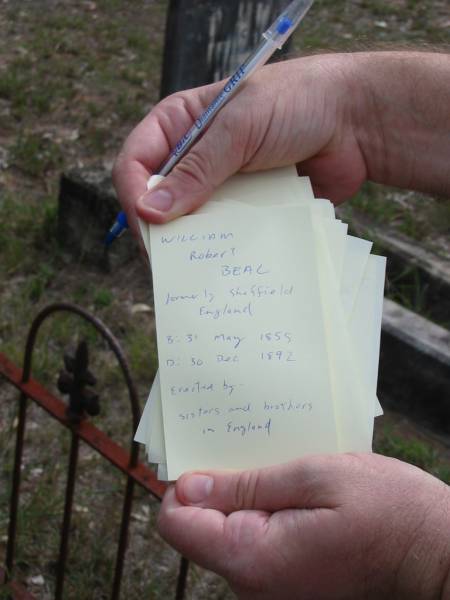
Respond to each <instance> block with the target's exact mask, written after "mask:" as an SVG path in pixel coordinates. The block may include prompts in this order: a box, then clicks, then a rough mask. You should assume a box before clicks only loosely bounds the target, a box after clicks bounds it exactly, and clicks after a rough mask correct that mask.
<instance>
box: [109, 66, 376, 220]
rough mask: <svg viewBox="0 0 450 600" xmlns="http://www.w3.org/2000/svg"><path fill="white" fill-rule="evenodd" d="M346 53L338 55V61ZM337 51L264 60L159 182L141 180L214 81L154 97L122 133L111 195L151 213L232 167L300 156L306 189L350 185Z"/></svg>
mask: <svg viewBox="0 0 450 600" xmlns="http://www.w3.org/2000/svg"><path fill="white" fill-rule="evenodd" d="M344 63H345V65H344ZM350 63H351V60H350V59H348V57H347V56H346V55H336V56H333V55H329V56H321V57H319V56H317V57H310V58H306V59H301V60H292V61H287V62H284V63H279V64H276V65H268V66H266V67H264V68H263V69H261V70H260V71H259V72H257V73H256V74H255V75H254V76H253V77H252V78H250V79H249V80H248V81H247V82H246V83H245V85H244V87H243V88H242V89H241V90H240V91H239V93H238V95H237V96H236V97H235V98H234V99H232V100H231V101H230V102H229V103H228V104H227V105H226V106H225V107H224V108H223V109H222V110H221V111H220V113H219V114H218V115H217V117H216V118H215V119H214V121H213V122H212V124H211V126H210V127H209V129H208V130H207V131H206V133H205V134H204V135H203V137H202V138H201V139H200V140H199V141H198V142H197V143H196V145H195V146H194V147H193V148H191V149H190V151H189V152H188V153H187V155H186V156H185V157H184V158H183V159H182V160H181V162H180V163H179V164H178V165H177V166H176V167H175V169H174V170H173V172H172V173H171V174H170V175H169V176H168V177H167V179H166V181H164V182H163V183H161V184H160V185H159V186H158V190H157V191H155V192H152V193H147V194H145V195H144V196H142V195H143V194H144V192H145V191H146V182H147V180H148V178H149V176H150V175H151V174H152V173H154V172H155V171H156V170H157V169H158V167H159V166H160V164H161V163H162V162H163V161H164V160H165V159H166V158H167V156H168V155H169V152H170V150H171V149H172V148H173V147H174V146H175V144H176V142H177V141H178V140H179V138H180V137H181V136H182V135H183V134H184V133H185V132H186V130H187V129H188V128H189V127H190V126H191V125H192V123H193V120H194V118H195V117H197V116H199V115H200V114H201V113H202V112H203V111H204V109H205V108H206V107H207V106H208V105H209V103H210V102H211V101H212V100H213V99H214V98H215V96H216V95H217V94H218V92H219V91H220V89H221V88H222V86H223V82H222V83H217V84H213V85H209V86H205V87H200V88H196V89H192V90H188V91H184V92H180V93H177V94H174V95H173V96H170V97H168V98H166V99H165V100H163V101H162V102H160V103H159V104H158V105H157V106H156V107H155V108H154V109H153V110H152V111H151V112H150V114H149V115H148V116H147V117H146V118H145V119H144V120H143V121H142V122H141V123H140V124H139V125H138V126H137V127H136V129H135V130H134V131H133V132H132V133H131V135H130V136H129V138H128V139H127V140H126V142H125V145H124V147H123V149H122V151H121V153H120V154H119V156H118V159H117V161H116V165H115V168H114V183H115V186H116V189H117V191H118V195H119V198H120V199H121V202H122V204H123V206H124V209H125V210H126V211H127V213H128V217H129V220H130V221H131V222H133V221H134V220H135V217H134V205H135V204H136V203H137V212H138V214H139V215H140V216H141V218H143V219H145V220H147V221H150V222H154V223H160V222H165V221H167V220H171V219H173V218H175V217H176V216H179V215H181V214H185V213H189V212H191V211H192V210H193V209H195V208H197V207H198V206H199V205H201V204H202V203H203V202H205V201H206V200H207V199H208V198H209V196H210V195H211V193H212V191H213V190H214V189H215V188H216V187H217V186H218V185H220V183H222V182H223V181H224V180H225V179H227V178H228V177H229V176H230V175H232V174H233V173H235V172H237V171H239V170H244V171H255V170H260V169H269V168H272V167H277V166H283V165H290V164H294V163H300V164H301V166H302V172H303V173H304V174H310V175H313V182H314V186H315V191H316V192H317V193H318V194H320V195H322V196H326V197H330V198H332V199H335V200H342V199H344V198H345V197H348V196H350V195H351V194H353V193H354V192H355V191H356V190H357V189H358V187H359V186H360V184H361V183H362V181H363V180H364V179H365V177H366V169H365V165H364V159H363V156H362V154H361V150H360V148H359V146H358V143H357V140H356V139H355V137H354V135H353V132H352V131H351V127H349V123H348V122H346V119H347V117H348V115H347V113H346V106H347V98H350V97H353V96H350V94H349V93H348V92H349V90H348V86H347V84H346V80H345V75H344V74H343V71H345V69H346V68H347V65H349V64H350Z"/></svg>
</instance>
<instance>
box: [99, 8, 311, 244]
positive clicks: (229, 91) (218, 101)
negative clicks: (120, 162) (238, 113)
mask: <svg viewBox="0 0 450 600" xmlns="http://www.w3.org/2000/svg"><path fill="white" fill-rule="evenodd" d="M313 1H314V0H294V1H293V2H291V3H290V4H289V6H288V7H287V8H286V9H285V10H284V11H283V12H282V13H281V15H280V16H279V17H278V18H277V19H275V21H274V22H273V24H272V25H271V26H270V27H269V29H267V31H265V32H264V33H263V38H264V39H263V41H262V42H261V43H260V45H259V46H258V47H257V48H256V50H255V51H254V52H253V53H252V54H251V55H250V56H249V57H248V58H247V60H246V61H245V62H244V63H243V64H242V65H241V66H240V67H239V68H238V70H237V71H236V72H235V73H234V74H233V75H232V76H231V77H230V79H229V80H228V81H227V83H226V84H225V86H224V88H223V89H222V91H221V92H220V93H219V95H218V96H217V97H216V98H214V100H213V101H212V102H211V104H210V105H209V106H208V108H207V109H206V110H205V111H204V112H203V114H201V115H200V116H199V117H198V118H197V119H196V120H195V122H194V124H193V125H192V127H191V128H190V129H189V130H188V131H187V132H186V133H185V134H184V135H183V137H182V138H181V139H180V140H179V141H178V142H177V144H176V145H175V148H173V150H172V151H171V153H170V155H169V158H168V159H167V160H166V161H165V162H164V163H163V164H162V166H161V167H160V168H159V170H158V175H164V176H165V175H168V174H169V173H170V171H171V170H172V169H173V168H174V166H175V165H176V164H177V163H178V161H180V160H181V159H182V158H183V156H184V155H185V154H186V152H188V150H189V149H190V148H191V146H192V145H193V144H194V143H195V141H196V140H197V139H198V138H199V136H200V135H201V134H202V133H203V132H204V131H205V129H206V128H207V127H208V125H209V124H210V123H211V121H212V120H213V118H214V117H215V116H216V115H217V113H218V112H219V110H220V109H221V108H222V107H223V106H224V105H225V104H226V103H227V102H228V100H230V99H231V98H232V97H233V96H234V94H235V93H236V92H237V91H238V90H239V88H240V87H241V85H242V84H243V83H244V81H245V80H246V79H247V78H248V77H249V76H250V75H251V74H252V73H253V72H254V71H256V69H258V67H261V66H262V65H264V64H265V63H266V62H267V61H268V60H269V58H270V57H271V56H272V54H273V53H274V52H275V50H277V49H279V48H281V47H282V46H283V44H284V42H285V41H286V40H287V39H288V37H289V36H290V35H291V34H292V33H293V32H294V30H295V29H296V27H297V26H298V24H299V23H300V21H301V20H302V19H303V17H304V16H305V14H306V13H307V12H308V10H309V8H310V7H311V5H312V3H313ZM127 227H128V223H127V217H126V215H125V213H124V212H120V213H119V214H118V216H117V220H116V222H115V223H114V225H113V226H112V227H111V229H110V230H109V233H108V235H107V237H106V240H105V244H106V245H107V246H109V245H110V244H111V243H112V242H113V241H114V240H115V239H116V238H117V237H118V236H119V235H121V234H122V233H123V232H124V231H125V229H127Z"/></svg>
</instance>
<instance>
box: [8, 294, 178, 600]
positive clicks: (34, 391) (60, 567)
mask: <svg viewBox="0 0 450 600" xmlns="http://www.w3.org/2000/svg"><path fill="white" fill-rule="evenodd" d="M60 312H66V313H72V314H75V315H77V316H78V317H80V318H81V319H83V320H85V321H87V322H88V323H90V324H91V325H92V326H93V327H94V328H95V329H96V331H97V332H98V333H99V334H100V336H101V337H102V338H103V340H104V341H105V342H106V343H107V345H108V347H109V348H110V350H111V351H112V352H113V353H114V355H115V357H116V359H117V362H118V364H119V367H120V370H121V372H122V375H123V378H124V380H125V383H126V386H127V390H128V397H129V402H130V413H131V422H132V430H133V432H134V431H135V430H136V428H137V425H138V422H139V418H140V409H139V402H138V396H137V392H136V387H135V385H134V383H133V379H132V377H131V373H130V369H129V366H128V363H127V360H126V358H125V356H124V353H123V351H122V349H121V347H120V344H119V342H118V341H117V339H116V338H115V336H114V335H113V334H112V333H111V331H110V330H109V329H108V328H107V327H106V326H105V325H104V324H103V323H102V322H101V321H100V320H99V319H97V318H96V317H95V316H94V315H92V314H90V313H89V312H88V311H86V310H84V309H82V308H80V307H78V306H75V305H73V304H70V303H57V304H52V305H50V306H48V307H46V308H44V309H43V310H42V311H41V312H40V313H39V314H38V315H37V316H36V318H35V319H34V321H33V323H32V324H31V327H30V330H29V333H28V337H27V341H26V346H25V355H24V362H23V369H20V368H19V367H17V366H16V365H15V364H13V363H12V362H11V361H10V360H9V359H8V358H7V357H6V356H5V355H4V354H2V353H0V376H2V377H3V378H4V379H5V380H6V381H7V382H9V383H10V384H11V385H13V386H15V387H16V388H17V389H18V390H19V392H20V394H19V407H18V424H17V434H16V444H15V455H14V468H13V476H12V490H11V498H10V507H9V527H8V541H7V547H6V559H5V567H4V568H2V567H1V566H0V582H1V581H3V582H4V583H5V584H7V585H8V587H9V593H10V595H11V597H12V598H14V600H32V599H33V596H32V595H31V594H30V593H29V592H28V591H27V590H26V589H25V587H23V586H22V585H21V584H20V583H18V582H16V581H14V563H15V555H16V540H17V522H18V515H19V500H20V481H21V469H22V459H23V451H24V435H25V428H26V421H27V405H28V401H29V400H31V401H32V402H35V403H36V404H37V405H38V406H40V407H41V408H43V409H44V410H45V411H46V412H47V413H48V414H49V415H50V416H51V417H52V418H53V419H55V420H56V421H57V422H59V423H60V424H61V425H62V426H64V427H67V428H68V429H69V430H70V435H71V444H70V450H69V460H68V467H67V480H66V490H65V501H64V511H63V520H62V526H61V536H60V544H59V555H58V561H57V568H56V581H55V594H54V597H55V600H60V599H61V598H62V597H63V589H64V579H65V574H66V564H67V555H68V548H69V540H70V525H71V517H72V510H73V500H74V495H75V481H76V475H77V464H78V455H79V448H80V442H83V443H86V444H88V445H89V446H90V447H91V448H93V449H94V450H95V451H96V452H98V453H99V454H100V455H101V456H103V457H104V458H105V460H107V461H108V462H109V463H110V464H111V465H112V466H113V467H115V468H116V469H118V470H120V471H122V472H123V473H124V474H125V476H126V485H125V490H124V495H123V507H122V517H121V522H120V533H119V540H118V544H117V553H116V562H115V570H114V579H113V584H112V591H111V599H112V600H117V599H118V598H119V595H120V586H121V581H122V573H123V566H124V561H125V553H126V547H127V539H128V531H129V524H130V516H131V510H132V505H133V492H134V486H135V484H137V485H139V486H141V487H142V488H143V489H144V490H146V491H147V492H148V493H149V494H151V495H152V496H153V497H155V498H157V499H158V500H160V499H161V498H162V496H163V494H164V491H165V489H166V485H165V484H164V483H162V482H160V481H158V480H157V479H156V476H155V473H154V472H153V471H152V470H151V469H150V468H149V467H147V466H145V465H144V464H142V463H141V462H139V456H138V453H139V448H138V445H137V444H136V443H134V442H133V441H131V442H130V447H129V449H128V450H127V449H125V448H124V447H122V446H121V445H119V444H117V443H116V442H115V441H114V440H112V439H111V438H110V437H109V436H108V435H107V434H106V433H104V432H103V431H101V430H100V429H98V428H97V427H96V426H95V425H94V424H93V423H91V422H90V421H89V418H88V415H95V414H98V412H99V399H98V396H97V394H96V393H95V392H94V390H93V386H94V385H95V383H96V379H95V377H94V375H93V374H92V373H91V371H90V370H89V353H88V346H87V344H86V342H84V341H82V342H80V344H79V345H78V348H77V350H76V352H75V354H74V356H69V355H65V356H64V365H65V369H64V370H63V371H62V372H61V373H60V376H59V379H58V388H59V390H60V392H61V393H62V394H67V395H68V398H69V401H68V405H66V404H65V403H64V402H63V401H62V400H61V399H60V398H57V397H56V396H55V395H53V394H52V393H51V392H50V391H49V390H48V389H46V388H45V387H44V386H43V385H41V384H40V383H39V382H37V381H36V380H34V379H33V378H32V377H31V370H32V361H33V351H34V348H35V343H36V339H37V335H38V332H39V330H40V327H41V325H42V324H43V323H44V321H45V320H46V319H47V318H48V317H50V316H52V315H54V314H55V313H60ZM187 573H188V562H187V560H186V559H185V558H183V557H182V558H181V561H180V568H179V573H178V580H177V585H176V589H175V593H174V597H175V598H176V599H182V598H183V597H184V590H185V585H186V579H187Z"/></svg>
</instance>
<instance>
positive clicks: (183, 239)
mask: <svg viewBox="0 0 450 600" xmlns="http://www.w3.org/2000/svg"><path fill="white" fill-rule="evenodd" d="M233 237H234V234H233V233H232V232H231V231H219V232H215V231H211V232H207V233H203V234H197V233H177V234H176V235H162V236H161V240H160V242H161V244H186V243H188V242H199V241H201V240H203V241H208V242H211V241H214V240H232V239H233Z"/></svg>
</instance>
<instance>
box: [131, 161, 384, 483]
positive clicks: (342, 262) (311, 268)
mask: <svg viewBox="0 0 450 600" xmlns="http://www.w3.org/2000/svg"><path fill="white" fill-rule="evenodd" d="M141 230H142V232H143V238H144V240H145V242H146V247H147V250H148V251H149V255H151V258H152V268H153V281H154V296H155V309H156V320H157V337H158V354H159V366H160V380H159V381H156V382H155V384H154V385H153V387H152V393H151V395H150V398H149V401H148V403H147V406H146V409H145V411H144V414H143V418H142V421H141V424H140V427H139V430H138V432H137V436H136V439H137V440H138V441H140V442H143V443H145V444H146V447H147V450H148V453H149V460H150V461H152V462H156V463H158V464H159V465H160V466H159V468H158V476H160V477H161V478H164V479H167V478H168V479H176V478H177V477H178V476H179V475H180V474H181V473H182V472H184V471H185V470H192V469H204V468H247V467H257V466H263V465H268V464H275V463H279V462H284V461H286V460H289V459H293V458H295V457H297V456H299V455H302V454H306V453H317V452H337V451H342V450H369V449H370V443H371V435H372V428H373V417H374V414H379V413H380V407H379V404H378V401H377V399H376V396H375V387H376V364H377V360H378V348H379V346H378V344H379V329H380V315H381V302H382V287H383V279H384V262H383V260H384V259H381V258H380V260H378V261H375V262H374V261H373V260H371V261H368V257H369V252H370V243H368V242H365V241H363V240H357V239H356V238H351V237H350V236H347V227H346V225H344V224H342V223H340V222H338V221H336V220H335V219H334V210H333V208H332V205H331V203H329V202H328V201H326V200H320V201H317V200H314V199H313V196H312V192H311V188H310V185H309V182H308V180H305V178H298V177H297V176H296V173H294V172H293V170H292V169H279V170H276V171H275V172H272V173H270V172H265V173H264V174H252V175H238V176H236V177H234V178H232V179H231V180H229V181H228V182H227V183H226V184H224V186H222V188H221V189H220V190H219V191H218V192H217V193H216V194H215V196H214V198H213V200H212V201H211V202H210V203H207V204H206V205H205V206H204V207H203V208H202V209H201V210H200V211H198V214H195V215H191V216H187V217H182V218H180V219H178V220H177V221H175V222H173V223H170V224H168V225H164V226H151V227H150V228H148V227H147V226H146V225H145V224H141ZM372 258H373V259H376V258H378V257H372ZM369 262H370V265H369ZM380 290H381V293H380ZM367 306H369V315H371V321H370V322H371V324H372V327H371V329H370V341H367V338H364V336H362V335H361V333H360V325H361V318H362V315H363V314H364V310H365V307H367ZM361 349H362V350H363V352H362V355H361V356H359V355H358V353H359V351H360V350H361ZM374 365H375V366H374ZM374 374H375V376H374Z"/></svg>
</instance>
